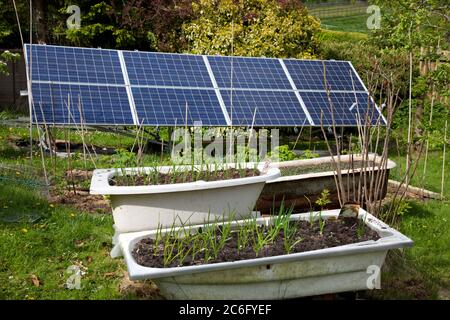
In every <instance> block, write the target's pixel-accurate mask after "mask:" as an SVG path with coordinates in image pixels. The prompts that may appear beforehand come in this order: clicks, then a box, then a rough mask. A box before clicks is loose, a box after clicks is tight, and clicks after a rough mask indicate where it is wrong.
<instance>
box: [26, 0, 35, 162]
mask: <svg viewBox="0 0 450 320" xmlns="http://www.w3.org/2000/svg"><path fill="white" fill-rule="evenodd" d="M32 44H33V0H30V63H29V65H28V68H29V72H28V73H29V75H30V76H29V79H28V81H29V85H28V89H29V90H30V92H28V99H31V103H30V162H31V165H33V112H32V109H34V101H33V94H32V81H31V79H32V78H33V77H32V76H33V75H32V72H33V68H32V67H31V66H32V61H33V50H32V47H31V45H32ZM34 114H35V116H36V111H35V110H34ZM36 123H37V119H36Z"/></svg>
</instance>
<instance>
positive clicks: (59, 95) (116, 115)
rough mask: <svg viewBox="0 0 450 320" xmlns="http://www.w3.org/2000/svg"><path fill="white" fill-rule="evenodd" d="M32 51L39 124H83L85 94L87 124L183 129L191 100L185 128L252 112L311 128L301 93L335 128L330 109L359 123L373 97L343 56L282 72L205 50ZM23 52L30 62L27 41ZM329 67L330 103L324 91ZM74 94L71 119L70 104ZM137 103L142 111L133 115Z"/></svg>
mask: <svg viewBox="0 0 450 320" xmlns="http://www.w3.org/2000/svg"><path fill="white" fill-rule="evenodd" d="M31 48H32V95H33V100H34V106H35V110H36V116H37V117H36V119H34V120H37V121H38V122H43V121H44V120H45V122H47V123H55V124H71V123H72V124H73V123H74V122H76V123H78V122H80V112H79V110H78V106H77V105H78V98H79V97H80V98H81V102H82V108H83V110H82V113H83V114H84V116H83V118H84V123H86V124H100V125H102V124H103V125H119V124H122V125H132V124H137V123H139V124H140V123H141V122H142V121H143V123H144V124H145V125H159V126H174V125H178V126H182V125H184V124H185V123H186V119H185V112H186V103H187V104H188V118H187V124H188V125H193V124H194V122H196V121H201V122H202V123H203V125H206V126H226V125H227V122H226V119H227V118H228V117H229V118H231V120H232V122H233V125H243V126H247V125H252V121H253V115H254V112H255V109H256V117H255V123H254V125H255V126H299V125H309V124H310V122H309V121H308V120H306V119H307V116H306V115H305V113H304V112H305V111H304V109H302V105H301V103H300V101H299V99H298V98H297V95H300V96H301V97H302V99H303V101H304V106H305V107H306V110H307V111H308V112H309V113H310V115H311V118H312V120H313V121H314V124H315V125H316V126H319V125H320V123H321V112H323V113H324V114H323V124H324V125H331V124H332V116H331V112H332V111H333V114H334V118H335V124H336V125H348V126H354V125H356V124H357V121H356V117H357V116H358V113H359V119H361V122H364V118H365V113H366V110H367V107H368V101H369V100H368V94H367V92H366V89H365V87H364V85H363V83H362V82H361V81H360V79H359V77H358V75H357V74H356V72H355V71H354V69H353V68H352V65H351V64H350V63H349V62H346V61H325V62H323V61H313V60H294V59H283V62H284V64H285V66H286V69H283V66H282V64H281V63H280V61H279V60H278V59H267V58H244V57H223V56H207V57H206V59H207V62H208V63H206V64H205V60H204V59H205V58H204V57H203V56H201V55H185V54H165V53H154V52H138V51H122V52H119V51H117V50H102V49H91V48H73V47H59V46H50V45H48V46H47V45H32V46H31ZM26 49H27V64H29V63H30V60H31V59H30V58H31V57H30V46H29V45H26ZM122 54H123V59H122ZM207 64H209V66H210V67H211V68H210V69H208V68H209V67H207ZM324 64H325V67H326V82H327V86H328V89H330V90H331V100H332V105H333V108H331V106H330V103H329V102H328V99H327V95H326V91H325V89H327V87H326V86H325V83H324ZM232 69H233V76H231V71H232ZM125 70H126V73H124V71H125ZM285 70H287V73H288V74H289V76H290V79H289V77H288V75H287V74H286V73H285ZM127 76H128V78H127ZM214 79H215V81H216V83H217V87H216V88H215V89H214V85H215V84H214V85H213V82H214V81H213V80H214ZM291 82H293V83H294V84H295V87H296V89H297V90H298V92H295V91H294V88H293V86H292V85H291ZM128 84H130V88H131V90H129V89H128V87H127V85H128ZM127 90H128V91H127ZM354 91H356V96H357V98H356V99H357V100H358V104H355V101H356V99H355V93H354ZM219 92H220V94H221V95H222V98H223V103H224V104H225V106H224V107H225V109H226V112H225V114H224V112H223V110H222V108H221V105H220V103H219V99H218V97H217V95H218V94H219ZM231 93H232V96H233V97H232V98H231ZM69 94H70V98H71V105H72V106H73V115H72V117H69V116H68V112H67V104H66V103H65V101H67V99H68V95H69ZM296 94H297V95H296ZM133 101H134V105H133ZM231 105H233V107H231ZM41 106H42V111H43V115H42V114H41V110H40V107H41ZM222 106H223V105H222ZM134 107H135V109H136V113H137V115H136V114H132V113H134V112H135V111H134ZM374 107H375V105H374V104H373V103H372V102H370V105H369V110H370V116H371V119H372V122H376V121H377V120H378V119H380V114H379V113H378V111H377V110H376V109H375V108H374ZM227 112H228V115H227V114H226V113H227ZM133 115H134V117H133ZM383 123H384V122H383Z"/></svg>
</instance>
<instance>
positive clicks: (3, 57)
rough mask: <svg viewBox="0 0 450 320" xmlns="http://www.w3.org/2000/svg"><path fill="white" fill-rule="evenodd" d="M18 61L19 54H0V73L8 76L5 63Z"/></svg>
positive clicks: (5, 52)
mask: <svg viewBox="0 0 450 320" xmlns="http://www.w3.org/2000/svg"><path fill="white" fill-rule="evenodd" d="M19 59H20V54H19V53H12V52H9V51H8V50H6V51H3V52H2V53H1V54H0V73H3V74H6V75H9V71H8V65H7V63H6V62H7V61H12V62H17V61H19Z"/></svg>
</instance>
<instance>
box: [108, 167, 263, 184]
mask: <svg viewBox="0 0 450 320" xmlns="http://www.w3.org/2000/svg"><path fill="white" fill-rule="evenodd" d="M259 175H260V172H259V171H258V170H253V169H227V170H218V171H216V172H208V171H196V172H194V173H193V172H192V171H185V172H176V173H175V174H174V173H168V174H166V173H158V174H154V175H152V174H143V175H134V176H116V177H114V178H113V179H111V180H110V184H111V185H115V186H130V185H132V186H146V185H161V184H172V183H185V182H194V181H199V180H203V181H218V180H228V179H237V178H246V177H254V176H259Z"/></svg>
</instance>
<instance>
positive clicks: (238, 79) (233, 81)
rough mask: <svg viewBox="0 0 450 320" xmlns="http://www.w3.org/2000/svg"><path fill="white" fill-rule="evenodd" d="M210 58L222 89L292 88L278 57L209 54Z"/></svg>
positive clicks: (218, 84)
mask: <svg viewBox="0 0 450 320" xmlns="http://www.w3.org/2000/svg"><path fill="white" fill-rule="evenodd" d="M208 60H209V63H210V65H211V69H212V71H213V73H214V75H215V78H216V82H217V86H218V87H219V88H221V89H231V88H233V89H236V90H238V89H256V90H258V89H266V90H292V87H291V85H290V83H289V81H288V79H287V78H286V75H285V73H284V71H283V68H282V67H281V65H280V62H279V61H278V59H273V58H251V57H226V56H208ZM232 69H233V74H231V73H232V72H231V70H232ZM268 70H270V71H271V73H270V75H269V76H268V73H267V71H268ZM262 75H265V76H266V77H265V78H263V77H262Z"/></svg>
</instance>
